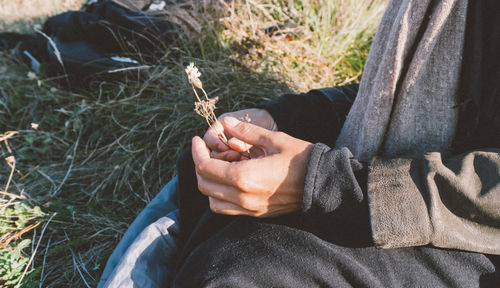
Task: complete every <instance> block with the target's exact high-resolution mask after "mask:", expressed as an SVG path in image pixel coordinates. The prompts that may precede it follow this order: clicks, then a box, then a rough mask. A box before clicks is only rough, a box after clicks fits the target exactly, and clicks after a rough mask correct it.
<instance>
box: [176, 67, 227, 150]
mask: <svg viewBox="0 0 500 288" xmlns="http://www.w3.org/2000/svg"><path fill="white" fill-rule="evenodd" d="M184 71H186V74H187V76H188V80H189V83H191V88H193V92H194V95H195V96H196V100H197V102H195V103H194V107H195V108H194V111H195V112H196V114H198V115H200V116H201V117H203V118H205V120H206V121H207V124H208V126H209V127H210V128H212V127H213V128H214V129H215V131H216V132H217V136H218V137H219V139H220V140H221V141H222V143H224V144H226V145H227V138H226V135H224V131H219V128H218V126H217V125H215V122H216V121H217V116H215V113H214V110H215V108H216V106H215V104H216V103H217V101H219V98H218V97H215V98H209V97H208V95H207V92H205V89H203V83H201V80H200V76H201V73H200V71H199V70H198V68H197V67H196V66H194V63H193V62H191V63H189V66H187V67H186V69H185V70H184ZM196 88H198V89H200V90H201V92H203V96H204V97H205V99H204V100H202V99H201V98H200V95H198V92H197V91H196Z"/></svg>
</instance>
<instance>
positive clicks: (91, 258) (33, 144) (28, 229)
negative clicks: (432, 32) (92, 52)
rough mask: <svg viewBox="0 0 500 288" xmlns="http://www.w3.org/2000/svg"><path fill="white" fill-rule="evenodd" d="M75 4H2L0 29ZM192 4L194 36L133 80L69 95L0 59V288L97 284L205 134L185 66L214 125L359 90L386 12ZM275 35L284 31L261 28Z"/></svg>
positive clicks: (327, 5) (282, 4) (329, 3)
mask: <svg viewBox="0 0 500 288" xmlns="http://www.w3.org/2000/svg"><path fill="white" fill-rule="evenodd" d="M81 2H82V1H78V0H74V1H72V0H50V1H49V0H24V1H7V0H0V29H1V30H3V31H20V32H25V33H32V32H33V30H32V27H33V25H34V24H36V23H43V21H44V19H46V17H47V16H49V15H52V14H56V13H59V12H62V11H66V10H68V9H78V7H79V5H80V4H81ZM195 2H198V1H195ZM201 2H203V3H208V4H207V5H205V6H204V5H201V4H200V7H194V6H193V7H192V9H193V11H195V12H196V13H197V14H196V15H199V17H198V18H196V20H197V21H199V23H200V24H202V26H203V27H204V28H203V30H202V32H201V34H200V35H197V37H195V38H189V37H184V38H185V40H184V41H182V42H181V43H178V44H176V45H172V46H170V47H168V48H166V49H165V51H164V56H163V57H161V58H159V59H158V61H157V63H156V64H155V65H153V67H151V68H150V69H149V72H148V77H147V78H146V79H144V80H141V81H130V80H126V79H123V80H122V81H106V82H101V83H94V84H95V85H92V88H91V89H88V90H86V91H68V90H67V89H64V88H63V87H60V86H58V85H57V84H56V83H55V82H54V81H52V80H51V79H48V78H47V77H46V76H44V75H36V74H33V73H32V72H31V71H30V70H29V69H28V68H27V67H25V66H23V65H20V64H19V63H18V62H17V61H16V60H15V59H14V57H13V56H12V54H11V53H10V52H9V51H3V52H0V197H1V200H0V287H94V286H96V284H97V282H98V279H99V276H100V274H101V273H102V269H103V268H104V265H105V263H106V260H107V257H108V256H109V254H110V253H111V251H112V249H113V247H114V246H115V245H116V244H117V242H118V241H119V239H120V237H121V236H122V234H123V232H124V231H125V230H126V228H127V225H128V224H129V223H130V222H131V221H132V220H133V219H134V217H135V216H136V215H137V214H138V213H139V212H140V211H141V209H143V208H144V206H145V205H146V204H147V203H148V202H149V201H150V200H151V199H152V198H153V197H154V196H155V194H156V193H157V192H158V191H159V190H160V189H161V187H162V186H163V185H164V184H166V183H167V182H168V180H169V179H170V178H171V177H172V176H173V175H175V160H176V158H177V156H178V155H179V153H180V152H182V151H183V150H184V149H185V148H186V147H188V146H189V143H190V139H191V137H192V136H193V135H195V134H202V133H203V132H204V130H205V129H206V127H205V124H204V120H203V119H202V118H200V117H199V116H197V115H196V114H195V113H194V112H193V108H194V107H193V102H194V99H193V95H192V91H191V90H190V89H191V88H190V86H189V83H188V81H187V79H186V76H185V73H184V70H183V69H184V67H185V66H186V65H187V64H188V63H189V62H191V61H194V62H195V63H196V65H197V66H198V67H199V68H200V71H201V72H202V76H201V80H202V81H203V83H204V87H205V89H206V90H207V91H208V92H209V94H210V95H213V96H218V97H219V98H220V102H219V104H218V110H217V111H216V113H217V114H219V115H220V114H221V113H223V112H225V111H231V110H236V109H242V108H247V107H249V106H252V105H253V104H255V103H257V102H260V101H262V100H267V99H272V98H274V97H277V96H279V95H280V94H282V93H285V92H301V91H306V90H308V89H312V88H320V87H327V86H333V85H341V84H345V83H350V82H356V81H359V79H360V75H361V73H362V71H363V64H364V61H365V60H366V57H367V55H368V50H369V47H370V44H371V39H372V37H373V34H374V32H375V30H376V27H377V25H378V22H379V20H380V17H381V14H382V12H383V10H384V8H385V1H377V0H372V1H356V0H302V1H282V0H253V1H250V0H248V1H229V0H228V1H224V2H222V1H200V3H201ZM214 7H215V8H216V9H214ZM213 11H218V13H217V15H213V13H214V12H213ZM210 13H212V14H211V15H209V14H210ZM278 23H279V24H283V25H284V27H285V28H284V30H283V31H282V32H281V33H275V34H266V33H264V32H263V29H261V28H263V27H266V26H269V25H275V24H278ZM190 39H191V40H190Z"/></svg>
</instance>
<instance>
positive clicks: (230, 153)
mask: <svg viewBox="0 0 500 288" xmlns="http://www.w3.org/2000/svg"><path fill="white" fill-rule="evenodd" d="M245 115H248V117H249V118H250V120H251V121H250V123H252V124H254V125H257V126H260V127H262V128H265V129H267V130H271V131H277V126H276V122H274V119H273V117H272V116H271V114H269V112H267V111H266V110H264V109H256V108H252V109H244V110H239V111H234V112H228V113H224V114H222V115H221V116H220V117H219V118H218V119H217V122H215V124H214V125H213V126H212V128H209V129H208V130H207V132H206V133H205V136H203V140H204V141H205V143H206V144H207V146H208V148H210V150H211V157H212V158H215V159H219V160H224V161H239V160H243V159H247V158H246V157H245V156H242V153H244V152H246V151H249V152H250V157H251V158H258V157H261V156H264V155H263V151H262V150H261V149H259V148H252V145H250V144H247V143H245V142H243V141H241V140H239V139H236V138H233V137H232V135H230V134H229V133H227V131H224V127H223V126H222V124H221V121H224V118H226V117H227V116H231V117H234V118H236V119H245ZM242 121H245V120H242ZM222 131H224V133H225V135H226V137H227V139H228V143H227V144H228V145H229V146H228V145H226V144H224V143H223V142H222V141H221V140H220V139H219V136H218V134H219V133H220V132H222Z"/></svg>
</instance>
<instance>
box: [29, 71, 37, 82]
mask: <svg viewBox="0 0 500 288" xmlns="http://www.w3.org/2000/svg"><path fill="white" fill-rule="evenodd" d="M27 76H28V79H31V80H33V79H36V74H35V72H32V71H30V72H28V75H27Z"/></svg>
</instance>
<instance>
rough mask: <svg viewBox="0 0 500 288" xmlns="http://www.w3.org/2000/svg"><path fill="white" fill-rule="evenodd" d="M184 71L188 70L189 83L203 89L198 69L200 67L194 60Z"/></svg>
mask: <svg viewBox="0 0 500 288" xmlns="http://www.w3.org/2000/svg"><path fill="white" fill-rule="evenodd" d="M184 71H186V74H187V75H188V80H189V83H191V84H193V86H194V87H196V88H200V89H201V87H202V84H201V81H200V79H199V78H200V76H201V73H200V71H198V68H196V66H194V63H193V62H191V63H189V66H187V67H186V69H185V70H184Z"/></svg>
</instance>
